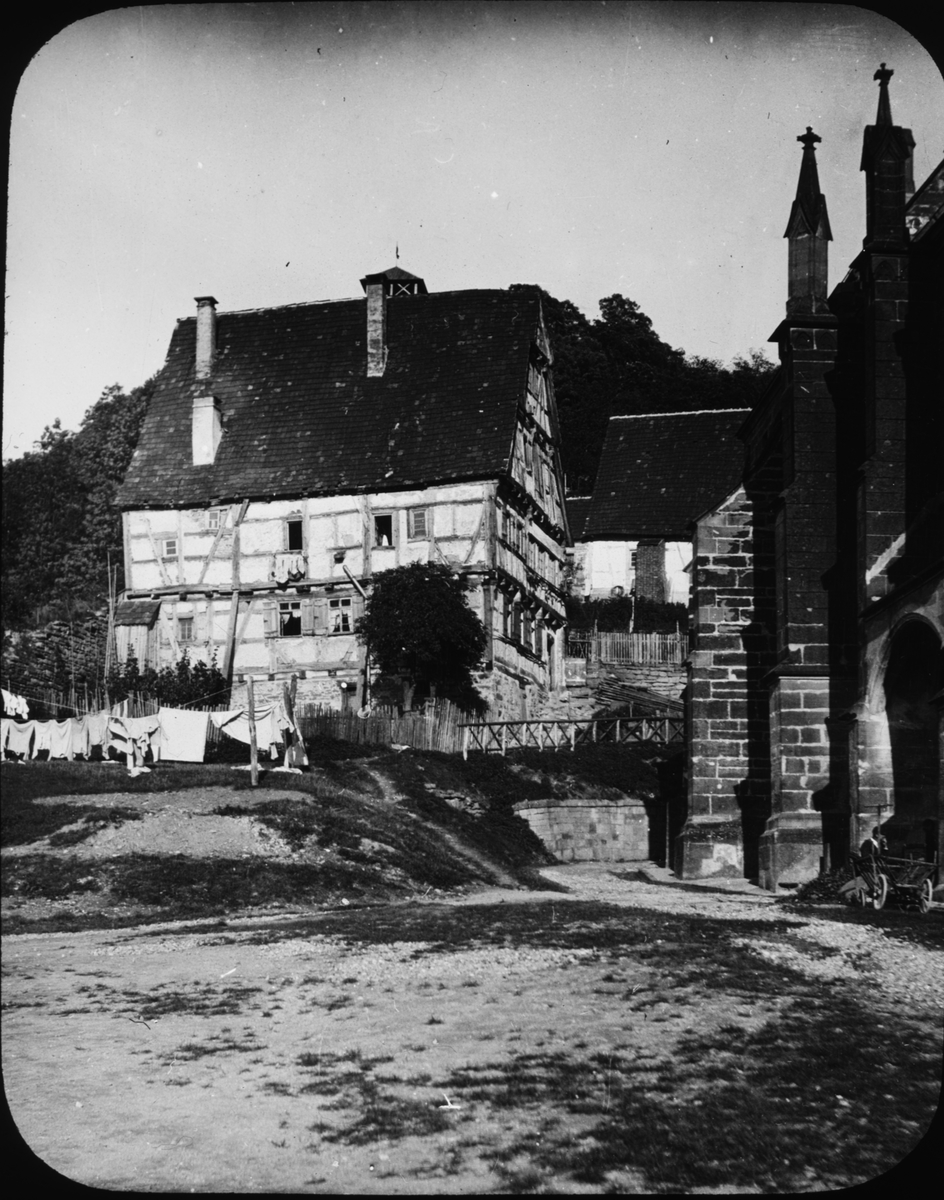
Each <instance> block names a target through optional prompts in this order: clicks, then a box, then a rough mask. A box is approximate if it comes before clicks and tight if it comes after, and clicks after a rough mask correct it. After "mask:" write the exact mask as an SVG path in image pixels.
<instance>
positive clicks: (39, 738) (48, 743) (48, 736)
mask: <svg viewBox="0 0 944 1200" xmlns="http://www.w3.org/2000/svg"><path fill="white" fill-rule="evenodd" d="M53 725H55V721H37V722H36V737H35V739H34V741H33V752H32V754H31V755H30V757H31V758H35V757H36V755H37V754H39V752H40V750H52V727H53ZM51 757H52V755H50V758H51Z"/></svg>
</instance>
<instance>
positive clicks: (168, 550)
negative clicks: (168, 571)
mask: <svg viewBox="0 0 944 1200" xmlns="http://www.w3.org/2000/svg"><path fill="white" fill-rule="evenodd" d="M179 544H180V543H179V541H178V539H177V538H175V537H171V538H164V539H163V540H162V541H161V558H176V557H177V548H178V546H179Z"/></svg>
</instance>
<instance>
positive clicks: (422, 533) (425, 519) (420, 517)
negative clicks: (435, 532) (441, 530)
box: [407, 508, 430, 541]
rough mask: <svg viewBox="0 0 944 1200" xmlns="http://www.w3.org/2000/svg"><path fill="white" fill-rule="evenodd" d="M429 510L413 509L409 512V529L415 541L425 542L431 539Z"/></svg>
mask: <svg viewBox="0 0 944 1200" xmlns="http://www.w3.org/2000/svg"><path fill="white" fill-rule="evenodd" d="M429 527H430V520H429V509H428V508H411V509H409V510H408V511H407V528H408V530H409V536H410V538H411V540H413V541H423V540H424V539H425V538H428V537H429Z"/></svg>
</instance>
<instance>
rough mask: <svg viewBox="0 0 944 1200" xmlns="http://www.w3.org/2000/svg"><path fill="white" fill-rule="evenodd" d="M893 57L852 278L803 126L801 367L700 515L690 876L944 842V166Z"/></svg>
mask: <svg viewBox="0 0 944 1200" xmlns="http://www.w3.org/2000/svg"><path fill="white" fill-rule="evenodd" d="M891 75H892V72H891V71H890V70H886V69H885V66H884V64H882V67H881V69H880V70H879V71H878V72H876V75H875V79H876V80H877V82H878V86H879V99H878V113H877V116H876V119H875V123H874V124H872V125H869V126H867V127H866V129H865V131H864V138H863V144H862V157H861V170H862V171H863V172H864V175H865V189H866V229H865V237H864V241H863V246H862V251H861V253H860V254H859V255H858V257H857V258H856V259H855V260H854V261H853V262H852V263H851V265H850V267H849V269H848V271H847V273H846V274H845V277H844V278H843V279H842V281H841V282H840V283H839V284H838V285H837V286H836V287H834V288H833V290H832V292H829V291H828V288H827V247H828V243H829V241H830V240H831V236H832V235H831V231H830V223H829V217H828V214H827V207H826V197H825V196H824V195H823V193H822V192H821V190H820V184H819V179H818V174H817V161H816V146H817V143H819V142H820V138H819V137H817V135H816V134H815V133H813V131H812V130H811V129H809V128H808V129H807V131H806V133H805V134H804V135H802V136H801V137H799V138H798V141H799V142H800V143H801V145H802V157H801V161H800V170H799V182H798V186H797V191H796V197H795V199H794V201H793V204H792V207H791V209H790V213H789V220H788V223H787V228H786V233H785V237H786V238H787V242H788V264H789V266H788V279H789V283H788V290H787V302H786V314H785V317H784V319H783V320H782V321H781V323H780V325H779V326H778V327H777V329H776V331H775V332H774V334H773V335H772V338H771V340H772V341H774V342H776V343H777V346H778V349H779V356H780V368H779V371H778V372H777V374H776V375H775V376H774V377H773V379H772V382H771V383H770V385H769V387H768V388H767V390H766V392H765V394H764V395H763V396H762V398H761V399H760V401H759V402H758V403H757V404H756V406H755V407H754V409H753V410H752V411H751V413H750V415H749V416H748V417H747V419H746V420H745V421H744V423H743V425H742V427H741V429H740V435H739V436H740V438H741V439H742V441H743V443H744V468H743V474H742V476H741V480H740V482H739V484H738V485H737V486H736V487H734V488H733V489H732V490H730V491H729V492H728V494H727V495H725V496H723V497H720V496H719V497H718V500H717V502H716V503H714V504H713V505H712V506H711V507H710V509H708V510H707V511H705V512H704V513H702V514H701V516H700V517H699V518H698V519H697V520H696V522H695V527H694V530H693V538H694V553H693V581H692V588H693V609H692V611H693V629H692V638H693V641H692V647H693V649H692V655H691V666H690V680H689V695H690V704H689V718H690V723H689V733H690V738H689V762H688V819H687V822H686V825H685V828H684V829H683V832H682V834H681V836H680V838H679V839H678V842H677V844H676V859H675V865H676V869H677V871H678V872H679V874H681V875H682V876H683V877H685V878H697V877H707V876H712V875H742V874H743V875H746V876H747V877H749V878H757V879H759V880H760V882H761V883H762V884H763V885H764V886H766V887H769V888H772V889H776V888H777V886H778V885H783V884H796V883H799V882H802V881H803V880H806V879H809V878H811V877H813V876H815V875H816V874H817V873H818V871H819V869H820V867H821V865H822V864H823V863H824V862H826V863H829V862H832V863H835V862H837V861H840V860H841V859H842V858H844V856H845V855H846V854H847V853H849V851H850V850H852V851H853V852H855V851H856V849H857V847H858V846H859V844H860V843H861V841H862V840H863V838H864V837H865V836H866V835H867V833H868V832H870V831H871V829H872V827H873V826H875V825H880V826H881V828H882V832H883V834H884V835H885V837H886V838H887V839H888V842H889V849H890V852H892V853H895V852H897V853H905V852H909V853H915V854H917V855H920V856H921V857H922V858H928V857H932V856H934V855H937V857H938V861H942V859H944V845H942V839H944V821H942V800H941V786H942V771H941V745H942V743H941V708H942V703H944V693H942V683H944V675H942V640H944V504H942V499H944V492H942V488H944V468H942V463H944V444H942V429H944V220H942V216H944V163H941V164H940V165H939V166H938V167H937V169H936V170H935V171H934V172H933V173H932V175H931V177H930V178H929V179H928V180H926V181H925V182H924V183H923V184H921V186H920V187H918V189H917V190H915V187H914V183H913V180H912V151H913V147H914V139H913V137H912V134H911V131H910V130H909V129H906V128H904V127H902V126H900V125H896V124H895V123H894V121H893V118H892V111H891V103H890V98H889V80H890V78H891Z"/></svg>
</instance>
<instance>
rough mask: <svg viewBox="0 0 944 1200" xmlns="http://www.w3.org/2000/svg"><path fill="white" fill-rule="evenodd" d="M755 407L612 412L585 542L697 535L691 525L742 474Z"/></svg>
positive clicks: (584, 536) (686, 537) (683, 537)
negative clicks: (746, 426) (741, 433)
mask: <svg viewBox="0 0 944 1200" xmlns="http://www.w3.org/2000/svg"><path fill="white" fill-rule="evenodd" d="M749 412H750V409H748V408H725V409H710V410H705V411H701V412H679V413H647V414H644V415H642V416H625V417H611V418H610V423H609V426H608V428H607V432H606V442H605V443H604V446H603V455H602V457H601V459H600V469H599V471H598V472H597V480H596V484H595V486H594V489H593V499H592V500H591V503H590V512H589V514H588V516H587V521H586V525H585V527H584V532H583V540H584V541H638V540H640V539H643V538H661V539H665V540H666V541H672V542H680V541H688V540H690V538H691V530H690V528H689V526H690V523H691V522H692V521H693V520H694V518H695V517H697V516H699V515H700V514H701V513H703V512H705V511H706V510H707V509H709V508H711V506H712V505H713V504H715V503H717V502H718V501H720V500H722V499H723V498H724V497H725V496H727V495H728V494H729V493H730V492H731V491H732V490H733V488H734V487H736V486H737V484H738V483H739V481H740V479H741V475H742V473H743V469H744V447H743V445H742V443H741V442H740V441H739V440H738V437H737V432H738V430H739V429H740V427H741V426H742V425H743V423H744V421H745V419H746V417H747V415H748V413H749Z"/></svg>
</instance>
